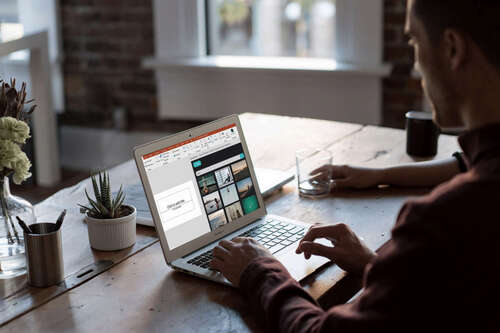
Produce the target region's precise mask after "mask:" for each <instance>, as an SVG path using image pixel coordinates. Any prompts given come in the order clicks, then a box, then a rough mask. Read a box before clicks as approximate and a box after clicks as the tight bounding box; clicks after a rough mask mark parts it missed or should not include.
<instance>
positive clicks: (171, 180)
mask: <svg viewBox="0 0 500 333" xmlns="http://www.w3.org/2000/svg"><path fill="white" fill-rule="evenodd" d="M134 159H135V162H136V165H137V169H138V171H139V175H140V178H141V181H142V184H143V187H144V192H145V194H146V198H147V201H148V205H149V208H150V210H151V215H152V217H153V221H154V224H155V227H156V231H157V233H158V237H159V239H160V244H161V247H162V250H163V254H164V256H165V260H166V262H167V264H168V265H169V266H171V267H172V268H174V269H176V270H179V271H182V272H185V273H188V274H191V275H195V276H199V277H202V278H205V279H209V280H212V281H216V282H220V283H224V284H228V285H230V282H229V281H227V280H226V279H225V278H224V277H223V276H222V275H221V274H220V273H219V272H216V271H212V270H210V269H209V268H208V267H206V265H204V266H205V267H201V266H197V265H194V264H192V262H193V261H194V260H195V259H194V258H198V257H199V256H200V255H201V254H203V253H209V251H211V249H213V247H215V246H216V245H217V243H218V242H219V241H220V240H222V239H232V238H234V237H237V236H239V235H242V234H243V233H246V234H252V232H253V231H252V230H256V229H257V230H259V229H263V228H267V227H270V226H271V225H273V228H276V226H278V227H279V228H286V229H287V230H300V229H303V230H305V231H307V228H308V227H309V226H310V224H306V223H303V222H300V221H292V220H289V219H286V218H283V217H279V216H274V215H268V214H267V212H266V207H265V204H264V200H263V198H262V195H261V192H260V190H259V184H258V183H257V181H256V177H255V171H254V167H253V164H252V161H251V158H250V155H249V152H248V147H247V145H246V142H245V138H244V135H243V132H242V129H241V124H240V121H239V118H238V116H236V115H232V116H228V117H225V118H222V119H219V120H216V121H214V122H211V123H208V124H205V125H202V126H199V127H195V128H192V129H190V130H187V131H184V132H181V133H178V134H175V135H172V136H169V137H166V138H162V139H159V140H155V141H153V142H150V143H147V144H144V145H141V146H139V147H136V148H134ZM266 224H267V225H266ZM283 230H284V229H283ZM302 234H303V232H302V233H298V234H296V235H295V237H293V238H291V240H290V241H288V242H287V244H289V245H287V246H267V245H266V247H268V248H270V250H271V251H272V252H275V251H276V250H278V251H277V252H275V253H274V255H275V257H276V258H277V259H278V260H280V262H281V263H282V264H283V265H284V266H285V267H286V268H287V269H288V270H289V272H290V274H291V275H292V276H293V277H294V278H295V279H296V280H301V279H303V278H304V277H306V276H307V275H309V274H311V273H312V272H314V271H315V270H316V269H317V268H319V267H320V266H322V265H323V264H325V263H326V262H327V261H328V260H327V259H325V258H321V257H316V256H313V257H312V258H311V259H310V260H307V261H306V260H305V259H304V257H303V256H299V255H297V254H295V249H296V248H297V244H298V241H299V239H300V237H298V236H300V235H302ZM268 243H269V244H273V243H274V242H273V241H272V242H268Z"/></svg>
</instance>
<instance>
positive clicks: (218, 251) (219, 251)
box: [213, 246, 229, 260]
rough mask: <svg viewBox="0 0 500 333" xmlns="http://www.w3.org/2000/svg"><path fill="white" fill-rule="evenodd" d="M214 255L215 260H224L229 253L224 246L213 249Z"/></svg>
mask: <svg viewBox="0 0 500 333" xmlns="http://www.w3.org/2000/svg"><path fill="white" fill-rule="evenodd" d="M213 254H214V257H215V258H220V259H222V260H224V258H226V257H227V256H229V251H228V250H227V249H225V248H223V247H222V246H216V247H214V249H213Z"/></svg>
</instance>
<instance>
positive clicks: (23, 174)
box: [12, 152, 31, 185]
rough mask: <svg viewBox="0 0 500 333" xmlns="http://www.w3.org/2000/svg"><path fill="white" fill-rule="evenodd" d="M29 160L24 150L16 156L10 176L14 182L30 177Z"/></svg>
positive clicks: (19, 182) (17, 182)
mask: <svg viewBox="0 0 500 333" xmlns="http://www.w3.org/2000/svg"><path fill="white" fill-rule="evenodd" d="M30 168H31V162H30V160H29V159H28V156H26V154H25V153H24V152H21V155H19V156H18V159H17V161H16V163H15V165H14V168H13V170H14V175H13V176H12V180H13V181H14V183H15V184H17V185H19V184H21V183H22V182H23V181H25V180H26V179H28V178H30V177H31V172H30Z"/></svg>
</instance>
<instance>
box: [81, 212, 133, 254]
mask: <svg viewBox="0 0 500 333" xmlns="http://www.w3.org/2000/svg"><path fill="white" fill-rule="evenodd" d="M128 207H130V208H132V209H133V212H132V214H130V215H127V216H124V217H120V218H116V219H96V218H93V217H90V216H88V215H87V216H85V220H86V221H87V230H88V232H89V242H90V246H91V247H92V248H94V249H96V250H100V251H115V250H121V249H124V248H127V247H130V246H132V245H134V244H135V229H136V227H135V220H136V216H137V210H136V209H135V207H133V206H130V205H129V206H128Z"/></svg>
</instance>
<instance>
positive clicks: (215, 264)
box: [210, 258, 224, 271]
mask: <svg viewBox="0 0 500 333" xmlns="http://www.w3.org/2000/svg"><path fill="white" fill-rule="evenodd" d="M210 267H212V268H213V269H216V270H218V271H222V268H223V267H224V261H222V260H220V259H219V258H213V259H212V261H210Z"/></svg>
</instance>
